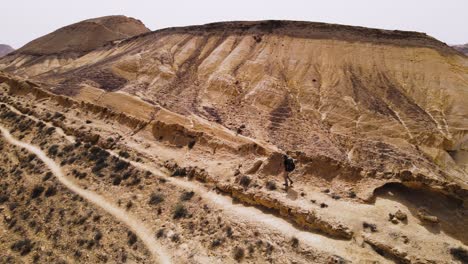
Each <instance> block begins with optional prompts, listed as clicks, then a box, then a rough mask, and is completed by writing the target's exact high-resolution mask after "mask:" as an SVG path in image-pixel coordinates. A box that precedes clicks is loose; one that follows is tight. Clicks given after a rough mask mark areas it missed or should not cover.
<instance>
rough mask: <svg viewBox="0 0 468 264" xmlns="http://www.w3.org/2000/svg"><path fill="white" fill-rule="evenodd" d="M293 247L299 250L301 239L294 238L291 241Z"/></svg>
mask: <svg viewBox="0 0 468 264" xmlns="http://www.w3.org/2000/svg"><path fill="white" fill-rule="evenodd" d="M291 246H292V247H293V248H297V247H298V246H299V239H297V238H296V237H293V238H292V239H291Z"/></svg>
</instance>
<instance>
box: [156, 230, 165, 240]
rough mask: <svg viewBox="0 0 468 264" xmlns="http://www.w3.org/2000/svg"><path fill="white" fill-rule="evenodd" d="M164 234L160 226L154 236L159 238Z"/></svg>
mask: <svg viewBox="0 0 468 264" xmlns="http://www.w3.org/2000/svg"><path fill="white" fill-rule="evenodd" d="M163 236H164V228H161V229H159V230H158V232H156V238H161V237H163Z"/></svg>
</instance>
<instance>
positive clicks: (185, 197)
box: [180, 191, 195, 201]
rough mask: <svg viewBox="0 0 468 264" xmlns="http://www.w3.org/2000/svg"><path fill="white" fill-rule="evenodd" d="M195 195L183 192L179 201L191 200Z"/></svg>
mask: <svg viewBox="0 0 468 264" xmlns="http://www.w3.org/2000/svg"><path fill="white" fill-rule="evenodd" d="M194 195H195V193H194V192H193V191H190V192H183V193H182V195H181V196H180V200H181V201H189V200H190V199H192V197H193V196H194Z"/></svg>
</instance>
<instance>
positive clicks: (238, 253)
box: [232, 246, 245, 261]
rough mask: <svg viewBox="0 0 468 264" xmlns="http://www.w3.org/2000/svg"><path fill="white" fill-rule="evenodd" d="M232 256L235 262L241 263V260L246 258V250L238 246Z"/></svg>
mask: <svg viewBox="0 0 468 264" xmlns="http://www.w3.org/2000/svg"><path fill="white" fill-rule="evenodd" d="M232 255H233V258H234V259H235V260H237V261H241V260H242V259H243V258H244V256H245V252H244V249H243V248H241V247H237V246H236V247H235V248H234V251H233V253H232Z"/></svg>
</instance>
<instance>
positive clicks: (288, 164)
mask: <svg viewBox="0 0 468 264" xmlns="http://www.w3.org/2000/svg"><path fill="white" fill-rule="evenodd" d="M284 168H285V169H286V171H287V172H291V171H293V170H294V169H295V168H296V164H294V160H293V159H292V158H290V157H286V159H285V160H284Z"/></svg>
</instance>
